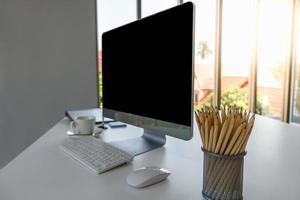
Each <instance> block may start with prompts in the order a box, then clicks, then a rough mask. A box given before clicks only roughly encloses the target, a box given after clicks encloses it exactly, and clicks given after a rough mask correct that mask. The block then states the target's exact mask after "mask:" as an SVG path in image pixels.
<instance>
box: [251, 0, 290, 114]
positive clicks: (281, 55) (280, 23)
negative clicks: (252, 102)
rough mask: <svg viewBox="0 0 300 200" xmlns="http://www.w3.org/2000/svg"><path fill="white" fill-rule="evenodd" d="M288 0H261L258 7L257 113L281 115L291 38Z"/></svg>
mask: <svg viewBox="0 0 300 200" xmlns="http://www.w3.org/2000/svg"><path fill="white" fill-rule="evenodd" d="M291 3H292V2H291V0H264V1H261V2H260V6H259V16H260V17H259V25H258V30H259V32H258V71H257V97H258V98H257V99H258V101H257V105H259V106H261V110H260V111H259V113H260V114H262V115H266V116H270V117H273V118H278V119H279V118H280V117H281V116H282V112H283V110H282V108H283V106H282V105H283V98H284V97H283V89H284V81H285V80H284V77H285V76H284V74H285V70H287V68H288V53H289V39H290V37H291V32H290V30H291V27H290V25H291V21H292V16H291V13H292V12H291V8H292V7H291Z"/></svg>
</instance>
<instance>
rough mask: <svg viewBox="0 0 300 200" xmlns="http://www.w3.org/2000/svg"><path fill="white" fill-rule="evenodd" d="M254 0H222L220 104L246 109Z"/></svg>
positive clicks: (247, 106)
mask: <svg viewBox="0 0 300 200" xmlns="http://www.w3.org/2000/svg"><path fill="white" fill-rule="evenodd" d="M254 3H255V1H253V0H243V1H241V0H224V1H223V24H222V80H221V88H222V91H221V93H222V96H221V105H222V106H225V105H226V106H238V107H242V108H244V109H248V108H249V103H248V102H249V101H248V94H249V73H250V66H251V55H252V49H253V44H254V39H253V38H254V35H255V34H254V30H255V29H254V28H255V27H254V25H255V24H254V23H255V4H254Z"/></svg>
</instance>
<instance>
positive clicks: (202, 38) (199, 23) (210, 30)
mask: <svg viewBox="0 0 300 200" xmlns="http://www.w3.org/2000/svg"><path fill="white" fill-rule="evenodd" d="M193 2H194V4H195V6H196V9H195V10H196V16H195V44H194V45H195V77H194V78H195V79H194V89H195V92H194V93H195V105H196V107H201V106H203V105H205V106H210V105H212V104H213V97H214V84H215V82H214V60H215V32H216V26H215V21H216V2H215V1H207V0H196V1H193Z"/></svg>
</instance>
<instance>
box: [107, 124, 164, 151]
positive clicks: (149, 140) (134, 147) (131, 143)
mask: <svg viewBox="0 0 300 200" xmlns="http://www.w3.org/2000/svg"><path fill="white" fill-rule="evenodd" d="M165 143H166V136H165V135H164V134H161V133H158V132H153V131H150V130H147V129H144V134H143V135H142V136H140V137H137V138H132V139H127V140H121V141H116V142H110V144H111V145H113V146H115V147H117V148H119V149H122V150H124V151H126V152H129V153H131V154H133V155H135V156H136V155H139V154H142V153H145V152H147V151H151V150H153V149H156V148H158V147H162V146H164V144H165Z"/></svg>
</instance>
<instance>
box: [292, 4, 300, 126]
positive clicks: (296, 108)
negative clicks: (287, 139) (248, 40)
mask: <svg viewBox="0 0 300 200" xmlns="http://www.w3.org/2000/svg"><path fill="white" fill-rule="evenodd" d="M297 9H298V11H299V10H300V6H298V8H297ZM296 20H297V24H296V65H295V66H294V74H293V76H294V79H293V81H294V82H293V84H294V85H293V86H294V87H293V88H292V89H293V93H292V94H293V96H292V101H291V102H292V111H291V122H294V123H300V13H299V12H298V13H297V19H296Z"/></svg>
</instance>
